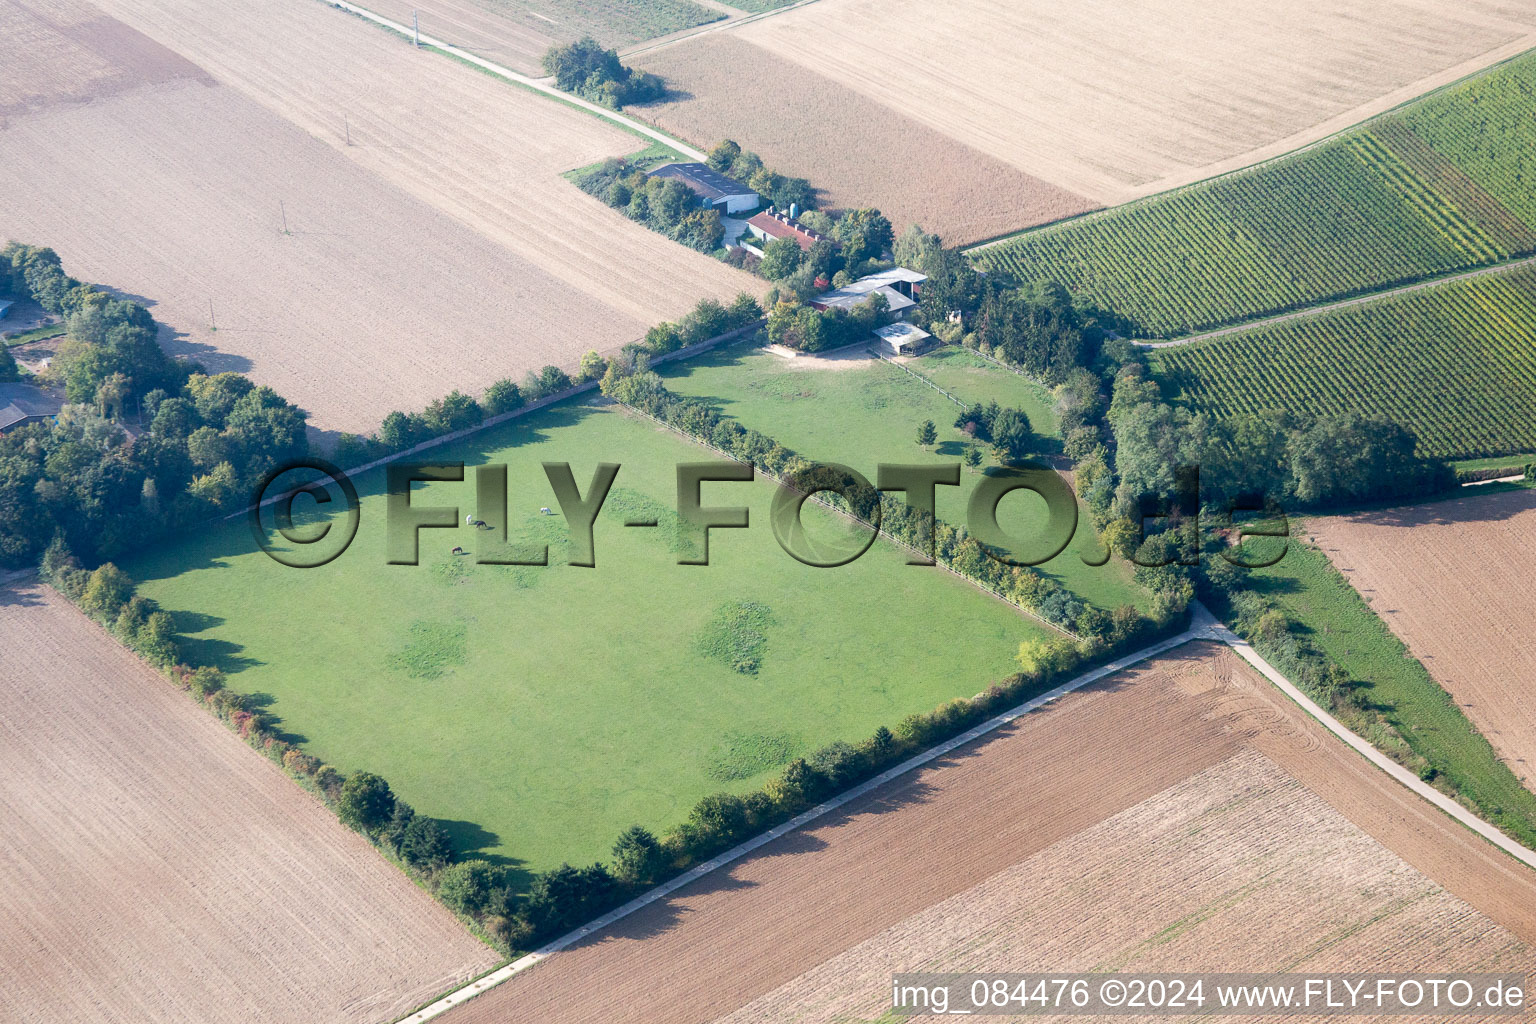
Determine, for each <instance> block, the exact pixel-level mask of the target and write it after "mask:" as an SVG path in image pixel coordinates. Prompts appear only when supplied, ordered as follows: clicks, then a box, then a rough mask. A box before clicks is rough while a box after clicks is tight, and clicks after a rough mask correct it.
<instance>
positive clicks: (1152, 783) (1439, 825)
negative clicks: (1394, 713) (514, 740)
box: [448, 644, 1536, 1024]
mask: <svg viewBox="0 0 1536 1024" xmlns="http://www.w3.org/2000/svg"><path fill="white" fill-rule="evenodd" d="M1245 749H1252V750H1256V751H1257V752H1259V753H1262V754H1263V755H1264V756H1265V757H1267V758H1268V759H1269V760H1271V761H1273V762H1274V763H1275V764H1277V765H1279V766H1280V767H1281V768H1283V769H1284V770H1285V771H1286V772H1287V773H1289V774H1290V775H1291V776H1293V777H1295V778H1296V779H1297V780H1298V781H1299V782H1300V783H1301V784H1302V785H1304V786H1306V787H1307V788H1308V789H1310V790H1312V791H1313V792H1314V793H1316V794H1317V795H1318V796H1319V797H1321V799H1322V800H1323V801H1325V802H1327V803H1328V804H1329V805H1330V806H1331V807H1333V808H1334V810H1336V811H1338V812H1339V813H1341V814H1342V815H1343V816H1344V817H1346V818H1348V819H1349V820H1351V821H1352V822H1354V824H1355V825H1356V826H1358V827H1359V828H1360V829H1362V830H1363V831H1364V832H1366V833H1368V834H1369V835H1371V836H1373V837H1374V838H1375V839H1376V840H1377V841H1379V842H1380V843H1382V844H1383V845H1385V846H1386V847H1387V848H1388V849H1389V850H1391V851H1393V852H1394V853H1395V854H1396V855H1397V856H1399V857H1401V858H1402V859H1403V860H1404V861H1406V862H1407V863H1408V864H1410V865H1412V867H1413V868H1415V869H1416V870H1417V871H1419V872H1422V873H1423V874H1424V875H1427V876H1428V877H1429V878H1430V879H1432V880H1433V881H1434V882H1435V883H1438V884H1439V885H1441V886H1443V887H1445V888H1446V889H1448V890H1449V891H1450V892H1451V893H1453V894H1454V895H1455V896H1456V897H1458V898H1459V899H1460V900H1463V901H1465V902H1466V903H1467V904H1469V905H1470V906H1471V907H1473V908H1475V909H1476V910H1477V911H1478V912H1479V913H1481V914H1483V915H1487V916H1488V917H1490V918H1492V920H1493V921H1494V922H1495V923H1496V924H1498V925H1499V926H1500V927H1502V928H1505V929H1507V930H1508V931H1509V932H1510V933H1512V934H1513V935H1514V936H1515V937H1516V938H1518V939H1519V940H1520V941H1521V942H1524V943H1529V942H1531V941H1532V939H1536V875H1532V873H1531V872H1529V871H1527V870H1525V869H1524V868H1522V867H1521V866H1520V865H1518V864H1517V863H1515V862H1514V861H1512V860H1510V859H1509V858H1507V857H1506V856H1505V855H1504V854H1503V853H1501V852H1499V851H1497V850H1495V849H1493V848H1492V847H1491V846H1488V845H1486V844H1484V843H1483V842H1482V841H1481V840H1480V839H1478V838H1477V837H1476V836H1474V835H1472V834H1471V833H1470V832H1467V831H1466V830H1465V829H1463V828H1462V827H1461V826H1460V825H1459V824H1457V823H1455V822H1454V821H1452V820H1451V819H1449V818H1447V817H1445V816H1444V815H1442V814H1440V813H1439V812H1438V811H1437V810H1435V809H1434V808H1432V807H1430V806H1429V805H1427V804H1425V803H1424V802H1423V801H1422V800H1420V798H1419V797H1418V796H1416V795H1415V794H1413V793H1411V792H1408V791H1407V790H1405V789H1404V788H1403V787H1401V786H1400V785H1398V783H1396V782H1395V781H1394V780H1392V779H1391V778H1389V777H1388V776H1386V775H1384V774H1381V773H1379V772H1377V771H1376V770H1375V769H1374V768H1372V767H1371V766H1370V765H1369V764H1368V763H1367V762H1365V761H1364V760H1363V759H1361V758H1360V757H1358V756H1357V755H1356V754H1355V753H1354V752H1353V751H1350V750H1348V749H1347V748H1343V747H1342V746H1341V745H1339V744H1337V743H1335V742H1333V741H1332V740H1331V739H1330V738H1329V737H1328V736H1327V734H1326V733H1325V732H1324V731H1323V729H1322V727H1321V726H1320V725H1318V724H1317V723H1316V722H1314V721H1313V720H1312V719H1311V718H1309V717H1308V716H1307V715H1306V714H1305V713H1304V712H1302V711H1301V709H1300V708H1298V707H1297V706H1296V705H1294V704H1292V703H1290V702H1288V701H1286V700H1285V699H1284V697H1283V696H1281V695H1279V694H1278V693H1277V692H1276V691H1275V690H1274V689H1273V688H1272V687H1271V686H1270V685H1269V683H1268V682H1266V681H1264V680H1263V679H1261V678H1259V677H1257V676H1255V675H1254V674H1253V673H1252V672H1251V670H1249V669H1247V668H1246V667H1245V666H1243V665H1242V664H1241V663H1240V662H1239V661H1237V659H1236V658H1235V657H1234V656H1233V655H1232V654H1230V653H1228V652H1225V651H1223V650H1221V649H1219V648H1216V647H1214V646H1213V645H1209V644H1195V645H1190V646H1187V647H1185V648H1182V649H1181V650H1180V651H1179V652H1176V653H1174V654H1170V655H1168V656H1166V657H1164V658H1161V659H1158V660H1157V661H1154V662H1150V663H1147V664H1145V665H1143V666H1141V667H1138V668H1135V669H1131V670H1128V671H1126V672H1124V673H1121V674H1120V675H1117V676H1114V677H1112V678H1111V679H1110V680H1108V681H1106V682H1104V683H1102V684H1099V685H1096V686H1093V687H1091V688H1089V689H1086V690H1080V691H1078V692H1076V693H1073V694H1070V695H1068V696H1065V697H1062V698H1061V699H1059V700H1058V701H1056V702H1055V703H1054V704H1052V705H1050V706H1048V707H1046V708H1044V709H1042V710H1041V711H1038V712H1036V713H1034V714H1031V715H1028V716H1026V717H1024V718H1021V719H1018V720H1017V721H1016V722H1014V723H1013V724H1011V725H1009V726H1006V727H1005V728H1004V729H1002V730H999V731H998V732H996V733H993V734H991V735H990V736H988V737H986V738H983V739H981V740H978V741H976V742H974V743H972V744H970V745H969V746H966V747H962V748H960V749H959V750H956V751H954V752H952V753H951V754H949V755H947V756H946V757H944V758H943V759H941V760H940V761H938V762H935V763H934V764H933V765H931V766H930V767H927V768H925V769H922V770H920V771H917V772H914V773H910V774H908V775H905V776H903V777H901V778H900V779H897V780H895V781H893V782H891V783H889V784H888V785H886V786H884V787H881V788H880V789H878V790H876V791H875V792H873V793H871V794H869V795H868V796H865V797H863V798H861V799H860V800H858V801H855V802H853V803H851V804H848V805H846V806H845V807H844V808H842V809H841V810H839V811H838V812H835V813H834V814H833V815H831V816H829V817H825V818H822V819H819V820H817V821H816V822H814V823H812V824H811V825H809V826H808V827H806V828H804V829H802V830H800V831H797V832H793V833H790V834H789V835H786V836H784V837H782V838H779V839H777V840H776V841H775V842H773V843H770V844H768V845H767V846H765V847H763V848H762V849H761V850H760V851H759V852H758V853H757V854H755V855H754V856H752V857H750V858H748V859H746V860H743V861H738V862H737V863H735V864H733V865H732V866H731V867H730V868H728V869H726V870H723V871H717V872H715V873H714V874H712V875H709V876H707V877H705V878H702V879H700V880H699V881H697V882H695V883H694V884H692V885H690V886H688V887H686V888H684V889H681V890H679V891H677V892H675V893H673V894H672V895H671V896H669V897H668V898H666V899H665V900H661V901H658V902H656V903H654V904H652V905H651V906H649V907H647V908H646V909H644V910H642V911H640V912H639V913H636V914H634V915H631V916H630V917H627V918H625V919H623V920H621V921H619V922H617V923H616V924H614V925H612V926H610V927H608V928H606V929H604V930H602V931H600V932H598V933H596V934H594V935H592V936H590V937H588V938H587V939H586V940H585V941H583V942H581V943H578V944H577V945H575V946H573V947H572V948H570V949H567V950H566V951H564V952H561V953H560V954H559V955H558V956H555V957H552V958H550V959H549V960H548V961H546V962H545V963H543V964H541V965H539V966H538V967H537V968H535V969H533V970H531V971H529V972H527V973H525V974H523V975H521V976H519V977H517V978H515V979H513V980H512V981H511V982H509V983H507V984H505V985H502V986H500V987H499V988H496V989H494V990H492V991H491V992H489V993H487V994H486V995H484V996H481V997H480V998H478V999H476V1000H474V1001H473V1002H471V1003H468V1004H466V1005H465V1006H464V1007H463V1008H462V1009H460V1010H456V1011H454V1013H453V1015H450V1016H449V1018H448V1019H450V1020H456V1021H460V1022H463V1024H473V1022H474V1021H481V1020H483V1021H487V1022H491V1021H503V1020H507V1019H537V1020H540V1021H549V1022H559V1021H567V1020H569V1021H585V1020H595V1019H601V1020H605V1021H653V1020H668V1021H676V1022H684V1021H707V1020H712V1019H714V1018H715V1017H718V1016H720V1015H722V1014H726V1013H730V1012H732V1011H734V1010H736V1009H737V1008H739V1007H741V1006H744V1005H746V1004H748V1003H750V1002H751V1001H752V1000H753V999H757V998H759V997H761V996H763V995H765V994H767V993H770V992H772V991H774V990H775V989H777V988H778V987H779V986H781V985H785V984H787V983H790V982H792V981H793V980H794V979H795V978H798V977H800V976H801V975H802V974H803V973H804V972H806V971H807V970H809V969H812V968H813V967H814V966H815V965H816V964H819V963H822V962H823V961H825V960H827V959H828V958H829V957H833V956H836V955H837V954H839V953H841V952H843V951H844V950H847V949H849V948H850V947H852V946H854V945H856V944H858V943H860V942H863V941H865V940H867V939H869V938H871V937H873V936H875V935H877V934H879V933H880V932H882V931H884V930H885V929H887V928H890V927H892V926H893V925H897V924H899V923H900V922H901V921H903V920H905V919H907V918H908V917H910V916H911V915H912V914H915V913H919V912H921V911H923V910H925V909H926V908H928V907H931V906H933V905H934V904H936V903H939V902H940V901H942V900H945V899H948V898H951V897H953V896H956V895H958V894H960V893H963V892H965V891H967V890H969V889H970V888H971V887H972V886H975V885H977V884H978V883H980V882H982V881H984V880H986V879H987V878H990V877H992V876H993V875H995V874H997V873H998V872H999V871H1003V870H1005V869H1007V868H1008V867H1010V866H1011V865H1014V864H1018V863H1019V862H1021V861H1024V860H1026V859H1027V858H1029V857H1031V856H1033V855H1035V854H1038V853H1040V852H1041V851H1045V850H1047V849H1048V848H1050V847H1051V846H1052V845H1053V844H1056V843H1058V842H1061V841H1063V840H1066V839H1069V838H1070V837H1072V836H1074V835H1076V834H1077V833H1079V832H1081V831H1083V830H1084V829H1089V828H1092V827H1093V826H1095V825H1097V824H1098V823H1100V822H1102V821H1104V820H1105V819H1107V818H1110V817H1112V816H1114V815H1116V814H1118V813H1120V812H1122V811H1125V810H1127V809H1129V808H1132V807H1134V806H1135V805H1136V804H1138V803H1140V802H1141V801H1142V800H1145V799H1147V798H1148V797H1151V796H1153V795H1155V794H1157V793H1160V792H1162V791H1163V790H1165V789H1168V788H1169V787H1172V786H1176V785H1178V784H1179V783H1181V782H1182V781H1183V780H1185V779H1187V778H1189V777H1190V776H1191V775H1195V774H1197V773H1199V772H1201V771H1204V770H1206V769H1208V768H1211V767H1213V766H1215V765H1218V764H1221V763H1222V762H1224V761H1227V760H1228V759H1229V758H1231V757H1232V756H1234V755H1236V754H1239V753H1241V752H1242V751H1244V750H1245ZM1128 870H1129V868H1128ZM1304 923H1305V922H1304ZM1312 923H1314V924H1315V923H1316V922H1312ZM1358 923H1359V924H1360V925H1362V926H1363V925H1364V922H1358ZM1441 952H1442V953H1446V955H1447V956H1449V958H1450V959H1451V960H1455V959H1456V956H1457V954H1458V951H1457V950H1450V951H1448V952H1447V951H1446V950H1445V949H1444V948H1441ZM1415 955H1417V954H1415ZM1468 955H1471V954H1470V953H1469V954H1468ZM1477 955H1478V956H1481V954H1477ZM1478 962H1483V961H1482V960H1478ZM1054 966H1061V965H1054ZM1068 966H1071V965H1068ZM1082 966H1083V969H1087V968H1088V967H1089V966H1091V964H1084V965H1082ZM1195 966H1203V965H1192V967H1191V969H1194V967H1195Z"/></svg>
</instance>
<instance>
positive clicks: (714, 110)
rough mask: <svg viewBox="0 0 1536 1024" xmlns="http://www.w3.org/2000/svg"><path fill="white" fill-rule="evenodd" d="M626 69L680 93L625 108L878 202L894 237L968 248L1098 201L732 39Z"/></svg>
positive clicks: (712, 36)
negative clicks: (920, 234)
mask: <svg viewBox="0 0 1536 1024" xmlns="http://www.w3.org/2000/svg"><path fill="white" fill-rule="evenodd" d="M635 63H636V65H637V66H640V67H643V68H644V69H645V70H647V71H654V72H656V73H657V74H659V75H661V76H662V77H663V78H665V79H666V80H667V82H668V84H669V85H670V86H671V87H672V88H673V89H675V90H677V91H678V92H679V93H680V94H681V96H682V97H683V98H680V99H675V100H672V101H669V102H666V103H659V104H652V105H649V106H645V107H639V108H634V109H632V110H631V111H630V113H633V114H636V115H637V116H640V117H644V118H646V119H648V120H652V121H654V122H656V123H657V124H658V125H660V126H662V127H663V128H665V129H666V130H667V131H669V132H672V133H673V134H674V135H677V136H679V137H681V138H684V139H687V140H689V141H691V142H692V143H693V144H694V145H695V146H699V147H702V148H704V149H706V150H707V149H709V148H710V147H711V146H713V145H714V144H715V143H716V142H719V141H720V140H721V139H726V138H734V139H737V140H738V141H740V142H742V143H743V144H744V145H746V146H748V147H749V148H751V149H753V150H756V151H757V153H758V154H760V155H761V156H762V158H763V159H764V161H766V162H767V164H768V165H769V166H770V167H772V168H774V169H775V170H777V171H779V172H781V173H784V174H791V175H795V176H796V177H803V178H808V179H810V180H811V181H812V182H813V183H814V184H816V185H817V186H819V187H821V188H822V200H823V202H824V203H825V204H827V205H830V206H834V207H855V206H878V207H879V208H880V209H881V210H882V211H883V212H884V213H885V215H886V216H887V217H889V218H890V219H891V223H892V224H894V225H895V226H896V231H897V232H898V233H900V232H901V231H902V230H903V229H904V228H905V227H906V226H907V225H908V224H913V223H919V224H921V225H922V226H923V227H924V228H926V229H927V230H929V231H937V232H938V233H939V234H940V235H942V236H943V237H944V240H945V241H946V242H949V243H951V244H959V243H964V242H975V241H978V240H980V239H983V238H989V237H991V236H993V235H999V234H1002V233H1004V232H1007V231H1010V230H1012V229H1014V228H1017V227H1019V226H1021V225H1024V224H1038V223H1041V222H1043V221H1051V220H1059V219H1061V218H1062V217H1069V216H1072V215H1073V214H1077V213H1082V212H1084V211H1086V210H1090V209H1093V208H1094V207H1095V206H1097V205H1098V204H1097V203H1096V202H1094V201H1093V200H1090V199H1085V198H1083V197H1082V196H1079V195H1074V194H1073V193H1071V192H1068V191H1067V190H1065V189H1061V188H1057V187H1056V186H1055V185H1051V184H1049V183H1047V182H1044V181H1041V180H1039V179H1038V178H1032V177H1030V176H1029V175H1027V174H1025V173H1023V172H1022V171H1019V170H1017V169H1015V168H1014V167H1012V166H1011V165H1009V164H1007V163H1004V162H1003V161H1002V160H999V159H997V158H996V157H993V156H988V155H987V154H985V153H983V152H981V151H980V150H976V149H972V148H971V147H970V146H967V145H965V144H963V143H960V142H956V141H955V140H954V139H952V138H950V137H949V136H947V135H945V134H943V133H942V132H941V131H938V130H935V129H934V128H932V127H930V126H929V125H927V124H924V123H922V122H920V121H915V120H913V119H912V118H910V117H906V116H903V115H902V114H901V113H900V112H898V111H897V110H895V109H892V108H889V107H883V106H881V105H880V104H879V103H878V102H876V101H875V100H872V99H870V98H869V97H867V96H865V95H863V94H862V93H859V92H856V91H854V90H853V89H850V88H848V87H847V86H846V85H842V84H839V83H838V82H835V81H833V80H832V79H830V78H825V77H822V76H821V75H817V74H813V73H809V72H807V71H806V69H805V68H803V67H800V66H798V65H796V64H793V63H791V62H790V61H789V60H787V59H785V58H783V57H780V56H777V55H775V54H772V53H769V52H766V51H764V50H762V49H759V48H758V47H755V46H752V45H751V44H749V43H747V42H744V41H743V40H742V39H740V38H738V37H737V36H735V35H734V34H732V33H730V32H714V31H712V32H709V33H707V34H704V35H701V36H699V37H697V38H696V39H692V40H689V41H687V42H685V43H681V44H679V45H676V46H670V47H667V48H665V49H660V50H656V51H655V52H654V53H647V54H642V55H641V56H640V57H638V58H637V59H636V61H635ZM764 82H772V83H773V95H774V101H773V103H772V104H771V105H762V104H760V102H759V101H760V99H761V96H762V90H763V83H764ZM748 111H750V114H748V113H747V112H748Z"/></svg>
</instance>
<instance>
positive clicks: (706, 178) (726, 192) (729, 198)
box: [651, 164, 761, 213]
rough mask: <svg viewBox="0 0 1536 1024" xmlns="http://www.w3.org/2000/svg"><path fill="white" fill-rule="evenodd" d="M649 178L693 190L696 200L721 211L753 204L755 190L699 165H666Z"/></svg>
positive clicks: (743, 208)
mask: <svg viewBox="0 0 1536 1024" xmlns="http://www.w3.org/2000/svg"><path fill="white" fill-rule="evenodd" d="M651 177H653V178H671V179H672V180H674V181H680V182H682V183H683V184H684V185H687V186H688V187H689V188H691V189H693V191H694V193H695V194H696V195H697V196H698V197H699V200H700V201H701V202H702V203H703V204H704V205H705V206H708V207H711V208H713V209H717V210H719V211H720V212H721V213H741V212H742V211H744V210H750V209H752V208H753V207H755V206H757V204H758V203H759V202H761V200H760V199H759V198H758V195H757V193H756V192H753V191H752V190H751V189H750V188H748V187H747V186H745V185H743V184H742V183H741V182H739V181H736V180H734V179H732V178H727V177H726V176H725V175H723V174H719V173H717V172H715V171H712V170H710V169H709V168H708V167H706V166H705V165H703V164H667V165H666V166H665V167H658V168H656V169H655V170H654V171H652V172H651Z"/></svg>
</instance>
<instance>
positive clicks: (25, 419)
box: [0, 384, 62, 434]
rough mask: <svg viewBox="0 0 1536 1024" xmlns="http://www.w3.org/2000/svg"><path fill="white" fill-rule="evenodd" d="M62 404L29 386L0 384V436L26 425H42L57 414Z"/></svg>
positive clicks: (46, 393)
mask: <svg viewBox="0 0 1536 1024" xmlns="http://www.w3.org/2000/svg"><path fill="white" fill-rule="evenodd" d="M61 405H62V403H61V402H60V401H59V400H58V399H57V398H54V397H53V396H52V395H50V394H49V393H48V392H46V391H44V390H43V389H42V388H37V387H33V386H32V385H30V384H0V434H3V433H5V432H6V431H8V430H11V429H12V428H14V427H22V426H26V425H27V424H28V423H43V422H45V421H47V420H51V419H53V417H55V416H57V415H58V414H59V409H60V407H61Z"/></svg>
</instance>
